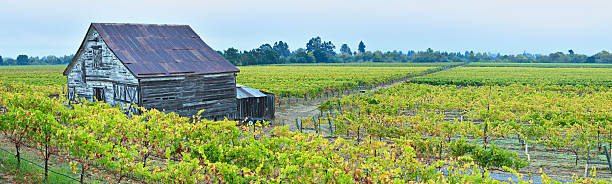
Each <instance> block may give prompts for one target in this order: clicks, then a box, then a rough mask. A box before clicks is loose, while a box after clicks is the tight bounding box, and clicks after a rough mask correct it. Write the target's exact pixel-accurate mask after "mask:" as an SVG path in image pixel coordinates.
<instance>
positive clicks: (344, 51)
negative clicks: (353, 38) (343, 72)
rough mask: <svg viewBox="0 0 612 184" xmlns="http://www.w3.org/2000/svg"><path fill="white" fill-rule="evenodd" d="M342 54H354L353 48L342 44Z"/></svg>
mask: <svg viewBox="0 0 612 184" xmlns="http://www.w3.org/2000/svg"><path fill="white" fill-rule="evenodd" d="M340 53H341V54H348V55H351V54H353V53H352V52H351V48H349V46H348V45H347V44H346V43H345V44H342V46H340Z"/></svg>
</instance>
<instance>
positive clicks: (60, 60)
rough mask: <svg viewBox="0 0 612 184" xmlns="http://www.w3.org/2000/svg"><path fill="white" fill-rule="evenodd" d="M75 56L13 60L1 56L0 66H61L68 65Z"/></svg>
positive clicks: (18, 58)
mask: <svg viewBox="0 0 612 184" xmlns="http://www.w3.org/2000/svg"><path fill="white" fill-rule="evenodd" d="M72 57H74V55H69V56H68V55H65V56H54V55H50V56H45V57H28V55H23V54H22V55H18V56H17V58H15V59H13V58H10V57H7V58H3V57H2V56H0V65H60V64H68V63H70V61H71V60H72Z"/></svg>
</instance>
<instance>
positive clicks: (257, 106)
mask: <svg viewBox="0 0 612 184" xmlns="http://www.w3.org/2000/svg"><path fill="white" fill-rule="evenodd" d="M236 98H237V107H238V116H239V118H240V119H243V118H247V117H249V118H261V119H265V120H273V119H274V94H272V93H268V92H265V91H260V90H257V89H254V88H250V87H248V86H243V85H240V84H236Z"/></svg>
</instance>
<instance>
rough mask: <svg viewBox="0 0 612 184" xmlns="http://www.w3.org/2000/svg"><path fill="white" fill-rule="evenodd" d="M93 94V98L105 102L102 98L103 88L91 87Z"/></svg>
mask: <svg viewBox="0 0 612 184" xmlns="http://www.w3.org/2000/svg"><path fill="white" fill-rule="evenodd" d="M93 90H94V91H93V96H94V98H95V100H98V101H102V102H105V100H104V88H93Z"/></svg>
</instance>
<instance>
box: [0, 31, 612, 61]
mask: <svg viewBox="0 0 612 184" xmlns="http://www.w3.org/2000/svg"><path fill="white" fill-rule="evenodd" d="M335 49H336V46H335V45H334V44H333V43H332V42H331V41H324V40H322V39H321V37H318V36H317V37H314V38H311V39H310V40H309V41H308V43H306V45H305V48H298V49H296V50H293V51H291V50H290V49H289V46H288V44H287V42H283V41H278V42H275V43H274V44H268V43H266V44H263V45H261V46H259V48H255V49H251V50H245V51H239V50H238V49H235V48H233V47H232V48H228V49H227V50H223V51H218V52H219V53H220V54H221V55H223V56H224V57H225V58H226V59H227V60H229V61H230V62H231V63H232V64H234V65H238V66H245V65H260V64H285V63H350V62H508V63H612V54H611V53H610V52H608V51H601V52H599V53H597V54H594V55H591V56H587V55H584V54H577V53H574V51H573V50H568V51H567V53H564V52H555V53H550V54H548V55H539V54H529V53H523V54H516V55H501V54H499V53H498V54H493V53H481V52H474V51H465V52H445V51H434V50H433V49H431V48H429V49H427V50H425V51H413V50H410V51H408V52H402V51H395V50H394V51H386V52H383V51H379V50H377V51H368V50H366V45H365V43H364V42H363V41H360V42H359V44H358V45H357V50H356V51H353V50H351V48H350V47H349V46H348V44H346V43H344V44H342V45H341V46H340V49H339V51H340V52H336V51H335ZM72 57H74V55H69V56H68V55H65V56H53V55H50V56H45V57H40V58H39V57H28V56H27V55H19V56H17V58H16V59H13V58H4V59H3V58H2V56H0V65H47V64H68V63H70V61H71V60H72Z"/></svg>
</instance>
